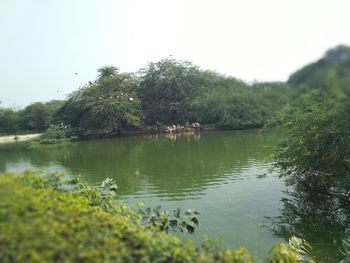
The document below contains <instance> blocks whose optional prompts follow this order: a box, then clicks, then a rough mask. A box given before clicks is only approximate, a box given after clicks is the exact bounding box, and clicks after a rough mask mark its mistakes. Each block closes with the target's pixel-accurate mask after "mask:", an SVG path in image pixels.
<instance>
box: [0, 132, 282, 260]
mask: <svg viewBox="0 0 350 263" xmlns="http://www.w3.org/2000/svg"><path fill="white" fill-rule="evenodd" d="M281 138H282V137H281V135H279V134H276V133H260V132H258V131H241V132H208V133H201V134H200V135H196V136H195V135H182V136H177V137H171V136H141V137H126V138H116V139H106V140H96V141H86V142H77V143H73V144H71V145H68V146H63V147H59V148H41V149H29V148H28V147H26V145H25V144H8V145H0V157H1V158H0V172H2V171H5V170H6V171H13V172H18V171H22V170H25V169H27V168H35V169H40V170H47V171H57V170H59V171H65V172H66V173H67V174H81V175H83V176H84V177H85V178H86V179H88V180H89V181H90V182H91V183H95V182H100V181H102V180H103V179H104V178H106V177H111V178H114V179H115V180H116V181H117V184H118V187H119V198H120V199H123V200H126V201H128V202H130V203H135V202H137V201H142V202H144V203H145V205H146V206H150V207H155V206H157V205H162V207H163V208H164V209H172V208H176V207H181V208H183V209H187V208H193V209H195V210H197V211H199V212H200V213H201V217H200V227H199V229H198V231H197V232H196V234H195V235H194V236H192V237H193V238H194V239H196V240H201V239H202V237H203V236H204V235H209V236H211V237H216V236H221V237H222V238H223V240H224V242H225V244H227V245H230V246H234V247H237V246H245V247H247V248H248V249H249V250H250V251H251V253H252V254H253V255H255V256H266V255H267V253H268V250H269V248H271V245H272V244H273V243H275V242H281V241H285V238H286V237H284V238H283V235H276V233H275V231H273V229H272V227H271V218H278V217H279V216H280V215H281V209H283V207H284V205H285V203H283V202H282V201H281V200H283V198H284V197H285V193H284V190H285V189H286V187H285V185H284V182H283V181H282V180H281V179H279V178H278V177H277V176H276V174H273V173H271V172H269V168H270V155H271V154H272V153H273V147H275V146H276V145H277V143H278V142H279V141H280V139H281Z"/></svg>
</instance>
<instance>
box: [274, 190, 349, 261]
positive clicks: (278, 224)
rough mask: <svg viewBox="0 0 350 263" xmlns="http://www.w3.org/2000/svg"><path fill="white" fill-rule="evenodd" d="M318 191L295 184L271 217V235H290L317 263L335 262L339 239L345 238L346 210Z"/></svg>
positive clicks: (347, 215)
mask: <svg viewBox="0 0 350 263" xmlns="http://www.w3.org/2000/svg"><path fill="white" fill-rule="evenodd" d="M319 187H320V189H323V190H322V191H319V192H317V191H306V189H305V188H304V187H300V185H295V186H294V187H291V188H290V189H289V190H287V191H286V192H285V194H286V197H284V198H282V200H281V201H282V204H283V206H282V209H281V211H280V215H278V216H276V217H272V218H271V222H272V230H273V232H274V234H275V236H277V237H280V238H284V239H285V240H288V238H289V237H291V236H292V235H295V236H298V237H301V238H303V239H305V240H307V241H308V242H309V243H310V244H311V245H312V246H313V251H312V254H313V255H314V256H315V257H316V261H317V262H339V261H340V259H342V258H343V255H342V253H341V248H342V239H343V238H345V237H346V236H347V235H349V234H350V233H349V231H350V228H349V226H350V209H349V205H348V204H345V203H343V201H342V200H340V199H339V198H337V197H335V196H332V195H328V194H325V191H324V190H325V189H324V187H325V186H324V185H323V186H319Z"/></svg>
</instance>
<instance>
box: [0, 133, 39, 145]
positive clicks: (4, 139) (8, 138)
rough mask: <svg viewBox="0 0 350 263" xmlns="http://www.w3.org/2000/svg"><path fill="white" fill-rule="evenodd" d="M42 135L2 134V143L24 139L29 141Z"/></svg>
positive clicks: (0, 139) (0, 138) (0, 140)
mask: <svg viewBox="0 0 350 263" xmlns="http://www.w3.org/2000/svg"><path fill="white" fill-rule="evenodd" d="M40 135H41V133H35V134H25V135H8V136H0V143H9V142H16V141H17V142H19V141H20V142H23V141H28V140H31V139H34V138H36V137H38V136H40ZM16 137H17V138H16Z"/></svg>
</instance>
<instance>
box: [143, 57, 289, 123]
mask: <svg viewBox="0 0 350 263" xmlns="http://www.w3.org/2000/svg"><path fill="white" fill-rule="evenodd" d="M140 79H141V82H140V88H139V96H140V99H141V101H142V109H143V112H144V113H145V117H146V118H145V122H146V124H148V125H154V124H157V123H163V124H169V123H184V122H186V121H188V122H193V121H199V122H201V123H205V124H215V125H216V126H217V127H218V128H223V129H247V128H258V127H262V126H263V125H264V124H265V122H266V121H267V119H268V118H270V117H271V116H272V115H273V114H274V113H275V112H276V111H277V110H279V109H281V108H282V107H283V105H285V103H287V101H288V98H289V96H288V95H289V93H290V89H289V88H288V87H286V85H284V84H283V83H260V84H254V85H248V84H246V83H244V82H243V81H240V80H237V79H235V78H233V77H226V76H223V75H220V74H218V73H215V72H212V71H209V70H202V69H200V68H198V67H196V66H194V65H192V64H191V63H189V62H182V61H176V60H168V59H166V60H162V61H159V62H157V63H150V64H149V65H148V66H147V67H146V68H145V69H143V70H142V71H141V77H140Z"/></svg>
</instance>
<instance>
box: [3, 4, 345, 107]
mask: <svg viewBox="0 0 350 263" xmlns="http://www.w3.org/2000/svg"><path fill="white" fill-rule="evenodd" d="M349 10H350V1H349V0H215V1H214V0H213V1H211V0H172V1H170V0H147V1H145V0H125V1H123V0H114V1H112V0H74V1H72V0H49V1H43V0H0V43H1V44H0V71H1V74H0V101H2V105H3V106H11V107H20V106H24V105H27V104H28V103H30V102H34V101H48V100H50V99H62V98H65V96H66V95H67V94H68V93H70V92H71V91H73V90H76V89H77V88H78V86H79V85H82V84H84V83H86V82H87V81H89V80H94V79H95V77H96V69H97V68H99V67H101V66H104V65H114V66H117V67H120V68H121V70H122V71H136V70H138V69H139V68H141V67H143V66H145V65H146V63H147V62H148V61H157V60H159V59H162V58H167V57H168V56H169V55H174V57H175V58H177V59H185V60H190V61H193V62H194V63H195V64H197V65H199V66H201V67H202V68H207V69H212V70H216V71H217V72H220V73H224V74H228V75H232V76H235V77H237V78H240V79H243V80H246V81H253V80H261V81H273V80H281V81H284V80H286V79H287V78H288V76H289V75H290V74H291V73H292V72H293V71H295V70H296V69H298V68H300V67H302V66H303V65H305V64H306V63H308V62H311V61H313V60H315V59H318V58H319V57H320V56H321V55H322V54H323V53H324V52H325V51H326V50H327V49H329V48H331V47H334V46H336V45H338V44H348V45H350V31H349V25H350V16H349V14H348V13H349ZM75 72H78V73H79V75H78V76H76V75H75V74H74V73H75Z"/></svg>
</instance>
